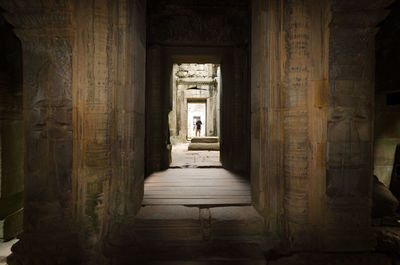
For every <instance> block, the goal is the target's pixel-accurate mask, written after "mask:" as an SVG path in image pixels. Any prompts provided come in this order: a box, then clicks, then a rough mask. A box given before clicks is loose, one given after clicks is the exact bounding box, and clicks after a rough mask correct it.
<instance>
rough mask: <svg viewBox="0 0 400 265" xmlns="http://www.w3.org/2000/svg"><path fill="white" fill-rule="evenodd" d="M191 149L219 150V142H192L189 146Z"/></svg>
mask: <svg viewBox="0 0 400 265" xmlns="http://www.w3.org/2000/svg"><path fill="white" fill-rule="evenodd" d="M188 149H189V150H210V151H211V150H213V151H218V150H219V143H190V144H189V146H188Z"/></svg>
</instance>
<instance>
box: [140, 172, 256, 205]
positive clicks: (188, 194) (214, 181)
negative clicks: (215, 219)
mask: <svg viewBox="0 0 400 265" xmlns="http://www.w3.org/2000/svg"><path fill="white" fill-rule="evenodd" d="M142 204H143V205H186V206H197V207H216V206H240V205H245V206H246V205H251V191H250V182H249V179H248V178H245V177H242V176H239V175H237V174H234V173H232V172H230V171H228V170H226V169H223V168H170V169H168V170H165V171H160V172H156V173H153V174H152V175H150V176H149V177H147V178H146V180H145V182H144V199H143V203H142Z"/></svg>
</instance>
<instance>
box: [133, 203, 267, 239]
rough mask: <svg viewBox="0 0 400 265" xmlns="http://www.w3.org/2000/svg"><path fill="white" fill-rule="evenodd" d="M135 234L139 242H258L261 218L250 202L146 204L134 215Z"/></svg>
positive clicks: (260, 236)
mask: <svg viewBox="0 0 400 265" xmlns="http://www.w3.org/2000/svg"><path fill="white" fill-rule="evenodd" d="M135 235H136V237H137V239H138V241H139V242H148V241H163V242H164V243H165V242H170V243H174V244H176V243H177V242H178V244H179V242H192V243H193V242H194V243H203V242H208V241H229V242H241V243H243V242H246V243H261V241H262V240H263V238H264V237H263V236H264V219H263V217H261V216H260V215H259V214H258V212H257V211H256V210H255V209H254V208H253V207H252V206H233V207H214V208H204V209H200V208H198V207H185V206H180V205H176V206H146V207H142V209H141V210H140V211H139V213H138V214H137V216H136V218H135Z"/></svg>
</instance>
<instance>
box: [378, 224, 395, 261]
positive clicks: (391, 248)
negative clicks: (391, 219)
mask: <svg viewBox="0 0 400 265" xmlns="http://www.w3.org/2000/svg"><path fill="white" fill-rule="evenodd" d="M375 232H376V237H377V246H376V250H378V251H380V252H383V253H389V254H392V255H395V256H397V257H398V256H399V253H400V227H377V228H376V229H375Z"/></svg>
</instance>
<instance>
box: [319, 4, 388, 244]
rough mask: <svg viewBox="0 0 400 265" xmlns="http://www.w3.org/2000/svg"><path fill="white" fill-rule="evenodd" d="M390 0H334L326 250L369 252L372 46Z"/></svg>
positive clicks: (372, 85) (330, 71)
mask: <svg viewBox="0 0 400 265" xmlns="http://www.w3.org/2000/svg"><path fill="white" fill-rule="evenodd" d="M390 2H391V1H383V0H382V1H363V2H362V3H360V1H338V0H337V1H333V4H332V23H331V26H330V56H329V112H328V143H327V147H328V149H327V150H328V151H327V156H328V157H327V171H326V172H327V179H326V195H327V205H326V207H327V213H326V229H327V230H326V236H325V237H324V239H325V248H326V249H330V250H353V251H359V250H368V249H372V248H373V247H374V239H373V235H372V231H371V223H370V220H371V191H372V147H373V102H374V64H375V62H374V52H375V50H374V44H375V34H376V32H377V29H376V25H377V24H378V22H379V21H381V20H382V19H383V18H384V16H385V15H386V14H387V11H385V10H384V8H385V7H386V6H387V5H388V4H389V3H390Z"/></svg>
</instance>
